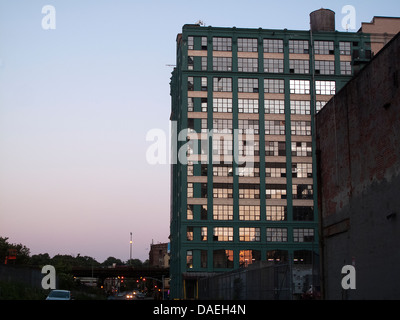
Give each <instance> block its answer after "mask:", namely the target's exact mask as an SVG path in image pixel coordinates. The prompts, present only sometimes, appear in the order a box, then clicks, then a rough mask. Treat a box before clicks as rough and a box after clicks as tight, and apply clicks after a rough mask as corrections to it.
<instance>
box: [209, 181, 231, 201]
mask: <svg viewBox="0 0 400 320" xmlns="http://www.w3.org/2000/svg"><path fill="white" fill-rule="evenodd" d="M213 197H214V198H225V199H227V198H233V184H232V183H214V184H213Z"/></svg>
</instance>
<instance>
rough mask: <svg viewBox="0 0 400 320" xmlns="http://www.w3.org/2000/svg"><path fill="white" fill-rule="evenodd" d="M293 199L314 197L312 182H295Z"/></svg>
mask: <svg viewBox="0 0 400 320" xmlns="http://www.w3.org/2000/svg"><path fill="white" fill-rule="evenodd" d="M292 192H293V199H309V200H312V199H313V197H314V196H313V185H312V184H293V185H292Z"/></svg>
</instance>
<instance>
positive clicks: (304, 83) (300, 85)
mask: <svg viewBox="0 0 400 320" xmlns="http://www.w3.org/2000/svg"><path fill="white" fill-rule="evenodd" d="M317 82H318V81H317ZM290 93H294V94H310V81H309V80H290Z"/></svg>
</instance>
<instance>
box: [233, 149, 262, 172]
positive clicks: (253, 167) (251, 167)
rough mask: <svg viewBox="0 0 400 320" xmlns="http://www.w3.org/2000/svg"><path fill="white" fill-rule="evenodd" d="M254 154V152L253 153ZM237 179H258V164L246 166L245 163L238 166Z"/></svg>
mask: <svg viewBox="0 0 400 320" xmlns="http://www.w3.org/2000/svg"><path fill="white" fill-rule="evenodd" d="M254 153H256V152H254ZM237 170H238V171H239V173H238V176H239V177H259V176H260V163H259V162H254V163H253V165H248V166H246V163H244V164H242V165H239V167H238V168H237Z"/></svg>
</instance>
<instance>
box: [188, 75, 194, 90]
mask: <svg viewBox="0 0 400 320" xmlns="http://www.w3.org/2000/svg"><path fill="white" fill-rule="evenodd" d="M193 90H194V78H193V77H188V91H193Z"/></svg>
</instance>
